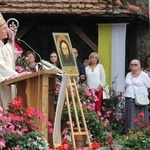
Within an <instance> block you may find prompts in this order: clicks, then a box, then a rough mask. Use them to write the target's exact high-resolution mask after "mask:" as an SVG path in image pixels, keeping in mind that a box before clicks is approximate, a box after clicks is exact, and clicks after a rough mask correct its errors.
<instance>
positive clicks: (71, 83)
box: [66, 77, 91, 149]
mask: <svg viewBox="0 0 150 150" xmlns="http://www.w3.org/2000/svg"><path fill="white" fill-rule="evenodd" d="M75 78H76V77H71V78H69V88H70V91H71V98H72V102H73V109H74V113H75V119H76V124H77V129H78V131H76V132H75V131H74V129H73V127H72V123H73V122H72V117H71V111H70V102H69V97H68V91H67V90H66V100H67V108H68V115H69V121H70V130H71V137H72V142H73V148H74V149H75V148H76V143H75V137H74V136H75V135H85V136H86V137H87V141H88V144H89V147H90V148H91V141H90V137H89V132H88V129H87V125H86V121H85V117H84V113H83V109H82V105H81V101H80V96H79V93H78V88H77V84H76V79H75ZM73 88H75V91H76V94H77V102H76V101H75V99H74V95H73ZM76 103H77V104H78V106H79V109H80V113H81V117H82V121H83V127H84V128H85V131H84V132H83V131H82V130H81V127H80V124H79V117H78V113H77V107H76Z"/></svg>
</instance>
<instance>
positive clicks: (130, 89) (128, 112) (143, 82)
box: [124, 71, 150, 133]
mask: <svg viewBox="0 0 150 150" xmlns="http://www.w3.org/2000/svg"><path fill="white" fill-rule="evenodd" d="M125 85H126V91H125V100H126V103H125V123H124V132H125V133H126V132H128V129H137V126H136V123H134V122H133V121H132V119H134V118H137V117H138V114H139V113H140V112H143V113H144V114H145V116H144V118H143V119H144V120H146V121H147V122H149V112H148V105H145V106H138V105H136V104H135V93H137V94H138V93H143V94H147V95H148V91H147V88H150V78H149V77H148V75H147V74H146V73H145V72H143V71H142V72H141V74H140V75H139V76H138V77H136V78H133V77H132V73H131V72H130V73H128V74H127V76H126V80H125Z"/></svg>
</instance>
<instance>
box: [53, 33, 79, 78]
mask: <svg viewBox="0 0 150 150" xmlns="http://www.w3.org/2000/svg"><path fill="white" fill-rule="evenodd" d="M53 38H54V42H55V46H56V49H57V53H58V57H59V60H60V64H61V67H62V70H63V71H64V72H66V73H67V74H68V75H70V76H78V75H79V72H78V68H77V64H76V60H75V57H74V54H73V51H72V44H71V40H70V37H69V34H68V33H53Z"/></svg>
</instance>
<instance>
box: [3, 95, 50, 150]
mask: <svg viewBox="0 0 150 150" xmlns="http://www.w3.org/2000/svg"><path fill="white" fill-rule="evenodd" d="M0 116H1V117H0V141H1V142H0V149H6V150H16V149H17V150H25V149H28V150H30V149H37V150H48V149H49V144H48V142H47V141H46V140H45V139H44V134H43V132H42V131H40V129H39V127H38V126H37V125H36V123H37V121H38V120H39V119H42V120H43V121H46V120H44V116H42V115H41V114H40V113H39V111H38V110H37V109H35V108H27V109H25V108H23V106H22V98H21V97H18V98H15V99H13V100H11V102H10V103H9V105H8V110H4V109H3V108H2V107H0ZM46 122H47V121H46ZM47 127H49V131H50V130H51V129H52V124H51V123H50V122H47Z"/></svg>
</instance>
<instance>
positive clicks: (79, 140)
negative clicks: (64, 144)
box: [74, 128, 87, 147]
mask: <svg viewBox="0 0 150 150" xmlns="http://www.w3.org/2000/svg"><path fill="white" fill-rule="evenodd" d="M74 131H75V132H78V129H77V128H74ZM81 132H85V129H81ZM74 138H75V143H76V147H84V146H85V145H86V139H87V137H86V135H75V136H74Z"/></svg>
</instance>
